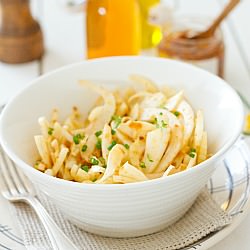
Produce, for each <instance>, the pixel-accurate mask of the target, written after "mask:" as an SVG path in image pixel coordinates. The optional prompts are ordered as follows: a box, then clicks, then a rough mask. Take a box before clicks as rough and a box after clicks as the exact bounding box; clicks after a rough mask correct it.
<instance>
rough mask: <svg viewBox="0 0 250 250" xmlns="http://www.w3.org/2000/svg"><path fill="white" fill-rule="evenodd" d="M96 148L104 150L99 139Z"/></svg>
mask: <svg viewBox="0 0 250 250" xmlns="http://www.w3.org/2000/svg"><path fill="white" fill-rule="evenodd" d="M95 147H96V148H97V149H102V140H101V139H98V140H97V143H96V144H95Z"/></svg>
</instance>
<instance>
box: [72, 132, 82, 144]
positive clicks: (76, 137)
mask: <svg viewBox="0 0 250 250" xmlns="http://www.w3.org/2000/svg"><path fill="white" fill-rule="evenodd" d="M83 138H84V135H81V134H76V135H74V136H73V141H74V143H75V144H79V143H80V140H82V139H83Z"/></svg>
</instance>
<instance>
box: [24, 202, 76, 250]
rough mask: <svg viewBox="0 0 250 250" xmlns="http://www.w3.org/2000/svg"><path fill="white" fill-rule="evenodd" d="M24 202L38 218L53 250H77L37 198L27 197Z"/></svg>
mask: <svg viewBox="0 0 250 250" xmlns="http://www.w3.org/2000/svg"><path fill="white" fill-rule="evenodd" d="M25 201H26V202H27V203H28V204H29V205H31V206H32V207H33V208H34V210H35V212H36V213H37V215H38V217H39V218H40V220H41V222H42V224H43V226H44V228H45V230H46V232H47V234H48V236H49V239H50V241H51V245H52V247H53V249H54V250H63V249H65V250H69V249H70V250H71V249H72V250H79V249H78V248H77V247H76V246H75V245H74V244H73V243H72V242H71V241H70V240H69V239H68V237H67V236H66V235H65V234H64V233H63V232H62V230H61V229H60V228H59V227H58V226H57V224H56V223H55V222H54V220H53V219H52V218H51V216H50V215H49V214H48V213H47V211H46V210H45V208H44V207H43V206H42V204H41V203H40V201H39V200H38V199H37V198H35V197H34V198H33V197H32V198H30V197H29V198H26V199H25Z"/></svg>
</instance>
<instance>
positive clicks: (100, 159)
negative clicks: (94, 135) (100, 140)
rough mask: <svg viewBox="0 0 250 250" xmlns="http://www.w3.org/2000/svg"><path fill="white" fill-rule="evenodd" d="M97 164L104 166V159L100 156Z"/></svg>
mask: <svg viewBox="0 0 250 250" xmlns="http://www.w3.org/2000/svg"><path fill="white" fill-rule="evenodd" d="M98 160H99V162H100V163H101V164H102V165H106V161H105V159H104V158H103V157H102V156H101V157H99V158H98Z"/></svg>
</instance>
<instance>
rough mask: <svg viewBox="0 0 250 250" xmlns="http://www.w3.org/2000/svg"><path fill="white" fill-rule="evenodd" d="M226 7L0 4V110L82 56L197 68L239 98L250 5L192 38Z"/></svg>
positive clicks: (56, 0) (150, 2)
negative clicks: (142, 58) (170, 61)
mask: <svg viewBox="0 0 250 250" xmlns="http://www.w3.org/2000/svg"><path fill="white" fill-rule="evenodd" d="M230 2H233V1H230V0H227V1H225V0H202V1H197V0H161V1H160V0H85V1H84V0H53V1H51V0H30V1H28V0H0V93H1V97H0V98H1V99H0V104H1V105H3V104H5V103H6V102H7V101H8V99H9V98H11V96H13V95H14V94H15V93H17V92H18V91H19V90H21V89H22V88H23V87H25V86H26V85H27V84H28V83H29V82H30V80H32V79H34V78H35V77H37V76H39V75H41V74H44V73H46V72H49V71H51V70H53V69H56V68H58V67H61V66H64V65H68V64H71V63H75V62H79V61H82V60H85V59H88V58H97V57H103V56H117V55H146V56H158V57H166V58H174V59H178V60H183V61H186V62H188V63H192V64H195V65H198V66H200V67H202V68H204V69H206V70H209V71H210V72H212V73H214V74H217V75H219V76H220V77H224V78H225V79H226V80H227V81H228V82H229V83H230V84H231V85H232V86H233V87H234V88H235V89H237V90H238V91H239V92H240V93H241V94H242V95H243V96H244V97H245V99H247V98H248V96H249V94H250V84H249V80H250V62H249V61H250V47H249V45H248V44H249V42H250V30H249V29H248V27H247V24H248V23H249V19H250V18H249V13H250V12H249V11H250V0H243V1H241V2H240V3H239V4H237V6H236V7H235V8H234V9H233V10H232V12H231V13H230V14H229V15H228V16H227V17H226V18H225V19H224V21H223V22H222V24H221V25H220V26H219V28H217V29H215V31H214V32H212V33H211V34H210V35H207V36H205V37H202V38H199V39H196V38H194V36H195V35H197V34H198V33H199V32H201V31H204V30H206V29H207V28H208V27H209V26H210V25H211V24H212V23H213V21H214V20H215V19H216V17H217V16H218V15H219V14H220V13H221V12H222V10H223V9H224V8H225V6H226V5H227V4H228V3H230ZM236 2H237V1H236ZM238 2H239V1H238ZM29 12H30V13H29Z"/></svg>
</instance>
